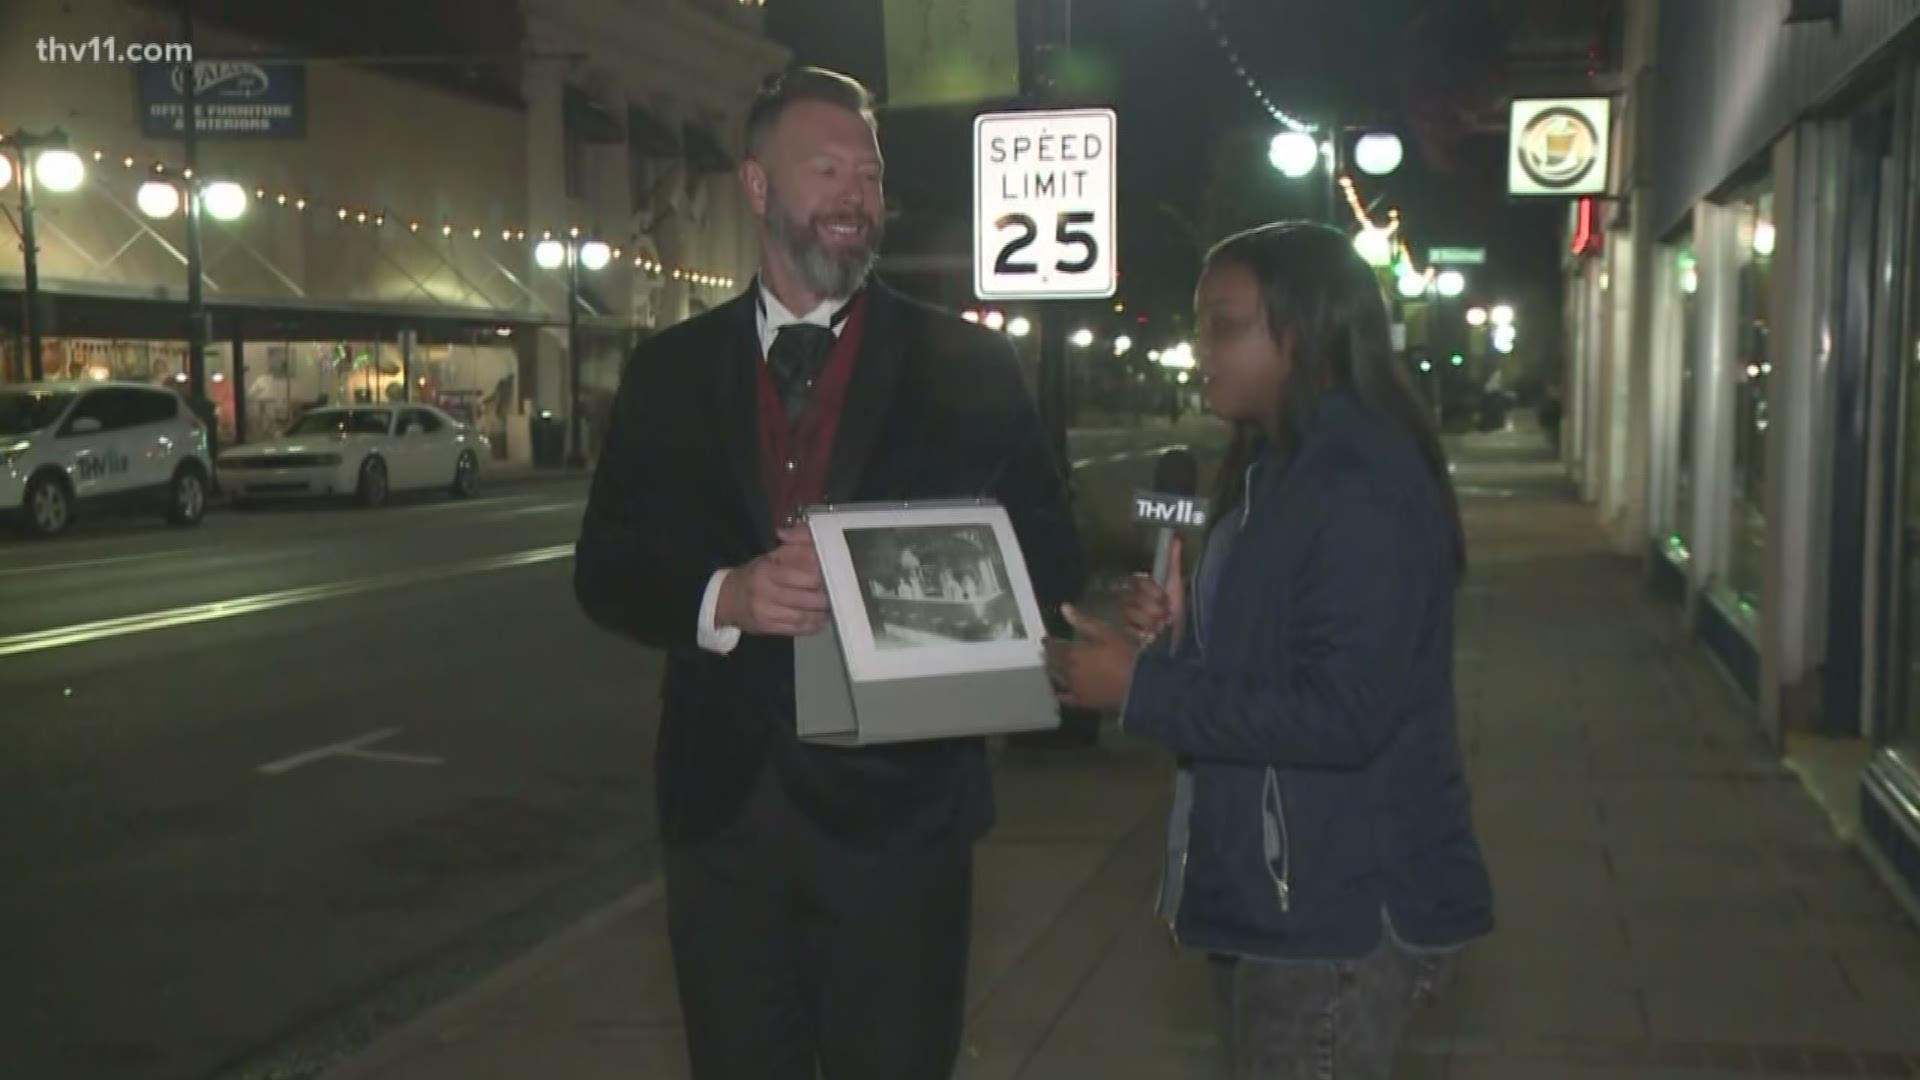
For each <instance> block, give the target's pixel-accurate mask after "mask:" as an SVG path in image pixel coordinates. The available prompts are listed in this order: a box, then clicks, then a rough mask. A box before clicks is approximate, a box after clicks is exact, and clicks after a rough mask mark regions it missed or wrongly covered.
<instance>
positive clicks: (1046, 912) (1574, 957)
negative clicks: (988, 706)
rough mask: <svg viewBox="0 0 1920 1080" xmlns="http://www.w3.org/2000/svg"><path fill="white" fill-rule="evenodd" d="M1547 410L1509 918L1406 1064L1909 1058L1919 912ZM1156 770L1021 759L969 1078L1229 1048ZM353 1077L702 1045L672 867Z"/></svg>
mask: <svg viewBox="0 0 1920 1080" xmlns="http://www.w3.org/2000/svg"><path fill="white" fill-rule="evenodd" d="M1534 438H1535V436H1533V435H1532V434H1531V433H1528V432H1520V433H1514V434H1504V435H1494V436H1476V437H1469V438H1468V439H1467V440H1465V450H1464V453H1463V454H1462V455H1461V456H1462V460H1461V463H1460V468H1459V474H1458V479H1459V482H1460V485H1461V487H1462V491H1463V495H1464V497H1465V499H1466V505H1467V513H1468V517H1469V521H1468V528H1469V531H1470V533H1471V536H1472V540H1473V549H1472V554H1473V567H1472V570H1471V577H1470V579H1469V581H1468V583H1467V585H1466V587H1465V590H1464V592H1463V594H1462V597H1461V608H1460V616H1459V624H1460V653H1459V692H1460V700H1461V715H1462V724H1463V736H1464V738H1465V740H1466V745H1467V752H1468V755H1469V768H1470V771H1471V773H1472V777H1473V782H1474V788H1475V797H1476V807H1477V813H1478V817H1479V820H1480V825H1481V829H1482V836H1483V839H1484V841H1485V843H1486V847H1487V853H1488V858H1489V861H1490V863H1491V865H1492V870H1493V874H1494V877H1495V882H1496V887H1497V888H1498V897H1499V903H1500V929H1499V930H1498V932H1497V933H1496V934H1495V935H1494V936H1493V937H1491V938H1489V939H1488V940H1486V941H1484V942H1482V943H1480V944H1479V945H1478V946H1477V947H1475V948H1474V949H1472V950H1471V951H1470V952H1469V953H1468V955H1467V957H1466V958H1465V960H1464V961H1463V963H1462V967H1461V974H1460V979H1459V981H1458V983H1457V984H1456V985H1455V986H1454V987H1453V988H1452V990H1451V991H1450V992H1449V993H1448V995H1447V996H1446V997H1445V998H1443V1000H1442V1001H1441V1003H1440V1004H1439V1005H1438V1006H1437V1007H1435V1008H1434V1009H1432V1010H1429V1011H1428V1012H1427V1013H1425V1014H1424V1015H1422V1016H1421V1017H1420V1018H1419V1019H1418V1021H1417V1022H1416V1024H1415V1027H1414V1030H1413V1031H1412V1032H1411V1033H1410V1036H1409V1044H1408V1046H1407V1049H1406V1053H1405V1054H1404V1056H1403V1059H1402V1062H1401V1068H1400V1069H1399V1070H1398V1072H1397V1073H1396V1075H1398V1076H1404V1077H1411V1078H1432V1077H1452V1078H1455V1080H1494V1078H1514V1080H1520V1078H1528V1080H1600V1078H1607V1077H1637V1078H1643V1077H1652V1078H1674V1080H1678V1078H1693V1080H1710V1078H1713V1077H1732V1076H1809V1075H1813V1076H1888V1077H1895V1076H1899V1077H1909V1076H1920V934H1917V933H1916V932H1915V930H1914V928H1913V925H1912V924H1911V923H1910V922H1909V921H1908V920H1907V918H1906V916H1905V914H1904V912H1903V911H1902V910H1901V909H1900V908H1899V907H1898V906H1897V905H1896V903H1895V902H1894V901H1893V900H1892V898H1891V897H1890V896H1889V895H1888V894H1886V893H1885V892H1884V891H1883V890H1882V889H1881V887H1880V886H1879V884H1878V883H1877V882H1876V880H1875V879H1874V878H1873V876H1872V875H1871V873H1870V872H1869V871H1868V870H1867V869H1866V867H1865V866H1864V865H1863V864H1862V862H1861V861H1860V860H1859V858H1858V857H1857V856H1855V855H1854V854H1853V853H1852V852H1851V851H1849V850H1848V849H1847V848H1846V847H1845V846H1844V845H1843V844H1841V843H1840V842H1839V841H1838V840H1836V839H1835V837H1834V833H1833V831H1832V829H1831V828H1830V825H1829V823H1828V822H1827V821H1826V820H1825V819H1824V818H1823V817H1822V816H1821V814H1820V813H1819V812H1818V811H1817V810H1816V809H1815V805H1814V803H1813V801H1812V800H1811V799H1810V798H1809V797H1808V796H1807V795H1806V794H1805V793H1804V792H1803V791H1802V789H1801V788H1800V786H1799V784H1798V782H1797V781H1796V780H1795V779H1794V778H1793V776H1792V775H1791V774H1789V773H1788V772H1787V770H1786V769H1785V768H1784V767H1783V766H1782V765H1781V764H1780V763H1779V762H1778V761H1777V760H1775V759H1774V758H1773V757H1772V756H1771V755H1770V754H1769V753H1768V751H1767V750H1766V749H1765V747H1764V745H1763V744H1762V742H1761V741H1760V739H1759V738H1758V736H1757V734H1756V730H1755V727H1754V724H1753V721H1752V719H1751V718H1750V716H1749V715H1748V714H1747V712H1746V711H1745V709H1744V708H1743V707H1742V706H1741V705H1740V704H1739V702H1738V700H1737V698H1736V697H1735V696H1734V694H1733V693H1732V692H1731V691H1730V690H1729V689H1728V688H1727V687H1726V686H1724V685H1723V684H1722V682H1721V681H1720V679H1719V676H1717V675H1716V674H1714V673H1713V672H1712V671H1711V670H1710V669H1709V668H1708V667H1707V666H1706V665H1705V663H1704V662H1703V661H1702V660H1701V659H1700V658H1699V654H1698V652H1697V650H1696V649H1695V648H1694V647H1693V646H1692V645H1691V644H1690V643H1689V642H1688V641H1687V640H1686V639H1685V637H1684V635H1683V634H1682V633H1681V631H1680V629H1679V619H1678V617H1677V615H1676V613H1675V612H1674V611H1673V610H1672V609H1671V608H1668V607H1665V606H1663V605H1662V604H1661V603H1660V602H1659V601H1657V600H1654V599H1652V598H1650V597H1649V596H1648V594H1647V591H1646V590H1645V589H1644V588H1643V587H1642V585H1641V583H1640V580H1639V577H1638V575H1637V572H1636V571H1635V569H1634V567H1633V566H1632V565H1631V564H1628V563H1625V562H1623V561H1621V560H1619V559H1618V558H1617V557H1615V556H1613V555H1611V554H1609V553H1608V552H1607V551H1606V549H1605V547H1604V545H1603V544H1602V542H1601V540H1600V538H1599V535H1598V532H1597V530H1596V529H1595V528H1594V527H1593V525H1592V523H1591V518H1590V515H1589V514H1588V512H1587V511H1585V510H1584V509H1582V508H1580V507H1579V506H1577V505H1576V504H1575V503H1573V502H1572V501H1571V500H1570V497H1569V496H1568V494H1567V493H1566V489H1565V485H1564V484H1562V483H1560V482H1558V481H1557V480H1556V479H1555V478H1554V476H1553V472H1552V469H1551V467H1549V466H1545V465H1544V464H1542V463H1540V462H1539V461H1538V456H1537V454H1535V453H1534V451H1533V450H1532V447H1533V446H1536V445H1538V443H1537V442H1536V441H1534ZM1166 775H1167V766H1166V763H1165V761H1164V759H1163V758H1162V757H1161V755H1159V754H1158V753H1156V752H1154V751H1153V750H1151V749H1150V748H1147V747H1143V746H1141V745H1139V744H1137V743H1133V742H1130V741H1126V740H1122V739H1119V738H1113V737H1110V738H1109V739H1108V745H1107V746H1106V747H1105V748H1103V749H1101V750H1099V751H1096V752H1091V753H1086V754H1076V753H1071V752H1067V753H1057V754H1051V755H1049V754H1040V755H1031V754H1027V753H1024V752H1014V753H1010V754H1004V755H1002V756H1001V759H1000V761H999V770H998V782H999V790H1000V800H1001V821H1002V824H1001V826H1000V828H999V829H998V830H997V831H995V832H994V833H993V835H992V836H991V837H990V839H989V841H988V842H987V843H986V844H985V845H983V847H982V849H981V851H980V863H979V874H978V894H977V899H976V911H977V918H976V929H975V948H974V953H973V978H972V983H971V986H970V1009H969V1015H970V1025H969V1031H968V1039H967V1048H966V1052H965V1055H964V1060H963V1062H962V1067H961V1069H960V1071H959V1073H958V1076H959V1077H960V1078H961V1080H990V1078H991V1080H1009V1078H1015V1077H1018V1078H1022V1080H1079V1078H1083V1077H1085V1078H1092V1077H1099V1078H1101V1080H1125V1078H1131V1077H1138V1078H1142V1080H1146V1078H1156V1080H1159V1078H1183V1077H1211V1076H1216V1075H1219V1072H1218V1068H1219V1066H1218V1063H1217V1062H1218V1048H1217V1044H1216V1041H1215V1035H1214V1026H1213V1020H1212V1016H1211V1012H1210V1001H1209V997H1208V994H1207V987H1206V982H1205V972H1204V970H1203V965H1202V963H1201V962H1200V961H1198V960H1197V959H1196V958H1194V957H1191V956H1186V955H1183V954H1181V953H1179V952H1178V951H1176V950H1175V949H1174V948H1173V947H1172V946H1171V945H1170V943H1169V939H1168V936H1167V933H1166V931H1165V929H1164V928H1162V927H1160V926H1159V925H1158V924H1157V923H1155V921H1154V920H1153V918H1152V916H1151V915H1150V913H1149V901H1150V896H1151V892H1152V889H1153V885H1154V882H1155V879H1156V876H1157V866H1156V853H1157V847H1158V844H1159V842H1160V830H1161V828H1162V824H1163V819H1162V814H1163V812H1164V805H1165V795H1164V792H1165V787H1166V783H1165V781H1166ZM328 1075H329V1077H330V1078H332V1080H454V1078H459V1080H489V1078H510V1077H511V1078H518V1077H545V1076H553V1077H565V1078H567V1080H592V1078H597V1077H615V1076H619V1077H629V1078H636V1077H637V1078H646V1080H674V1078H680V1077H685V1076H686V1075H687V1074H686V1070H685V1065H684V1061H683V1057H682V1048H681V1042H680V1036H679V1029H678V1016H677V1012H676V1005H675V1001H674V994H673V987H672V976H671V970H670V966H669V963H668V953H667V947H666V942H665V937H664V930H663V925H662V913H661V910H660V905H659V903H658V902H657V896H656V894H655V893H653V892H651V891H647V890H642V891H641V892H639V893H637V894H635V895H633V896H631V897H629V898H627V899H626V900H624V901H622V902H621V903H620V904H617V905H615V906H614V907H613V908H610V909H608V910H606V911H603V912H602V913H600V914H599V915H596V916H595V917H593V918H592V919H589V920H588V921H587V922H585V923H583V924H582V925H581V926H579V927H577V928H575V930H573V931H571V932H570V933H569V934H567V935H565V936H563V937H562V938H560V939H557V940H555V941H553V942H550V943H548V944H547V945H545V946H542V947H541V948H540V949H539V950H537V951H536V952H535V953H534V954H532V955H530V956H528V957H526V958H524V959H523V960H521V961H519V962H517V963H516V964H515V965H513V966H512V967H510V968H508V969H507V970H505V971H503V972H501V973H500V974H499V975H497V976H495V977H494V978H493V979H491V980H489V981H488V982H487V983H486V984H483V985H482V986H480V987H477V988H476V989H474V990H472V991H470V992H468V993H467V994H466V995H465V996H463V997H461V998H458V999H455V1000H454V1001H452V1002H449V1003H448V1004H446V1005H445V1006H442V1007H441V1008H439V1009H437V1010H435V1011H433V1012H431V1013H429V1014H427V1015H426V1016H424V1017H422V1018H421V1019H419V1020H417V1021H415V1022H414V1023H412V1024H411V1025H408V1026H406V1027H403V1028H401V1029H399V1030H397V1031H396V1032H394V1033H392V1034H390V1035H389V1036H388V1037H386V1038H385V1039H384V1040H382V1041H381V1042H379V1043H377V1044H375V1045H374V1046H373V1047H371V1048H370V1049H369V1050H368V1051H367V1052H366V1053H365V1054H363V1055H362V1056H360V1057H359V1058H358V1059H355V1060H353V1061H351V1062H349V1063H347V1064H346V1065H345V1066H343V1067H342V1068H340V1069H338V1070H336V1071H334V1072H333V1073H330V1074H328Z"/></svg>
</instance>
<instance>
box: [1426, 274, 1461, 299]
mask: <svg viewBox="0 0 1920 1080" xmlns="http://www.w3.org/2000/svg"><path fill="white" fill-rule="evenodd" d="M1433 287H1434V288H1435V289H1436V290H1438V291H1439V293H1440V295H1441V296H1444V297H1446V298H1447V299H1449V300H1452V299H1454V298H1456V297H1458V296H1459V295H1460V294H1461V293H1463V292H1466V291H1467V276H1466V275H1465V274H1462V273H1461V272H1460V271H1458V270H1442V271H1440V276H1438V277H1436V278H1434V280H1433Z"/></svg>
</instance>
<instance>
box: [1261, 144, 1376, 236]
mask: <svg viewBox="0 0 1920 1080" xmlns="http://www.w3.org/2000/svg"><path fill="white" fill-rule="evenodd" d="M1325 131H1326V135H1325V136H1324V140H1323V138H1322V137H1321V136H1317V135H1315V134H1313V133H1312V132H1308V131H1283V132H1281V133H1279V134H1278V135H1275V136H1274V137H1273V141H1272V142H1271V143H1269V144H1267V161H1268V163H1269V164H1271V165H1272V166H1273V167H1274V170H1275V171H1277V172H1279V173H1280V175H1282V176H1285V177H1286V178H1288V179H1289V180H1304V179H1306V178H1307V177H1308V176H1309V175H1311V174H1312V172H1313V170H1314V169H1316V168H1318V167H1320V165H1321V158H1322V157H1324V158H1325V159H1326V169H1327V223H1328V224H1336V223H1337V222H1338V220H1339V217H1340V177H1341V174H1342V173H1344V172H1346V167H1347V161H1346V159H1347V148H1346V146H1345V139H1346V137H1347V136H1348V135H1349V134H1351V133H1353V132H1355V131H1360V132H1361V135H1360V138H1359V139H1358V141H1356V142H1355V143H1354V145H1353V163H1354V164H1355V165H1356V166H1358V167H1359V169H1360V171H1361V172H1364V173H1366V174H1367V175H1369V176H1386V175H1388V174H1389V173H1391V172H1393V171H1394V170H1395V169H1398V168H1399V167H1400V163H1401V161H1402V160H1404V159H1405V156H1406V151H1405V148H1404V147H1402V145H1401V143H1400V137H1399V136H1398V135H1395V134H1393V133H1392V132H1388V131H1366V130H1364V129H1361V128H1350V127H1346V126H1344V125H1342V124H1341V123H1340V122H1339V121H1338V120H1335V121H1333V122H1332V123H1329V124H1328V125H1327V126H1326V129H1325Z"/></svg>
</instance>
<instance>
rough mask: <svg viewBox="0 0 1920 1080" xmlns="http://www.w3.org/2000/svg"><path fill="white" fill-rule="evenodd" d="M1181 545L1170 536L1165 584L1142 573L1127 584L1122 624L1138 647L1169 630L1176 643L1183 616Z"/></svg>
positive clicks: (1184, 619) (1185, 596)
mask: <svg viewBox="0 0 1920 1080" xmlns="http://www.w3.org/2000/svg"><path fill="white" fill-rule="evenodd" d="M1181 545H1182V538H1181V537H1178V536H1176V537H1174V538H1173V545H1172V548H1171V549H1170V558H1169V559H1168V561H1167V567H1168V569H1167V583H1166V584H1165V585H1162V584H1160V583H1159V582H1157V581H1155V580H1153V579H1152V578H1151V577H1148V576H1147V575H1145V574H1135V575H1134V576H1133V579H1132V580H1131V581H1129V582H1128V583H1127V594H1126V598H1125V600H1123V601H1122V604H1121V611H1122V614H1123V620H1122V621H1124V622H1125V623H1126V626H1127V632H1128V633H1130V634H1132V635H1133V639H1134V641H1136V642H1138V643H1139V644H1140V645H1143V646H1145V645H1151V644H1153V643H1154V642H1155V641H1157V640H1158V639H1159V638H1160V635H1161V634H1164V633H1166V632H1167V631H1169V630H1171V631H1173V633H1174V635H1175V637H1174V643H1175V644H1178V643H1179V634H1180V631H1181V628H1182V627H1184V626H1185V625H1186V616H1187V610H1186V609H1187V594H1186V587H1185V584H1184V581H1183V578H1184V575H1183V574H1182V573H1181V570H1180V556H1181Z"/></svg>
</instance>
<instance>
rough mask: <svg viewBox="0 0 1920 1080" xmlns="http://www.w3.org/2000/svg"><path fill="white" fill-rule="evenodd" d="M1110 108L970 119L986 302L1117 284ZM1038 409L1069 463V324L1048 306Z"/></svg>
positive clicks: (1077, 294) (1097, 293) (976, 248)
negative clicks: (1067, 338) (1050, 310)
mask: <svg viewBox="0 0 1920 1080" xmlns="http://www.w3.org/2000/svg"><path fill="white" fill-rule="evenodd" d="M1116 128H1117V123H1116V120H1115V116H1114V112H1113V110H1112V109H1053V110H1048V109H1037V110H1023V111H1019V112H1002V113H986V114H983V115H981V116H978V117H975V118H974V122H973V133H974V138H973V283H974V295H976V296H977V297H979V298H980V299H981V300H988V301H993V300H1037V301H1047V300H1105V299H1107V298H1109V297H1111V296H1113V294H1114V293H1116V292H1118V291H1119V288H1120V271H1119V263H1118V261H1117V259H1116V253H1115V246H1116V237H1117V234H1118V227H1117V224H1116V217H1117V214H1116V202H1115V192H1116V189H1117V183H1116V178H1117V175H1118V171H1119V170H1118V166H1117V155H1116V153H1115V131H1116ZM1038 322H1039V325H1040V386H1039V390H1040V394H1039V397H1040V412H1041V417H1042V419H1043V420H1044V422H1045V424H1046V427H1047V432H1048V434H1049V435H1050V436H1051V437H1052V441H1053V444H1054V447H1053V448H1054V453H1055V455H1056V456H1057V457H1058V458H1059V459H1060V460H1061V461H1065V460H1066V459H1067V413H1068V392H1069V389H1070V386H1071V379H1069V377H1068V373H1067V353H1066V344H1067V342H1066V327H1065V326H1064V325H1063V324H1062V322H1061V320H1060V318H1059V317H1058V315H1057V313H1053V312H1047V311H1045V310H1044V309H1043V311H1042V313H1041V317H1040V319H1039V320H1038Z"/></svg>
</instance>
